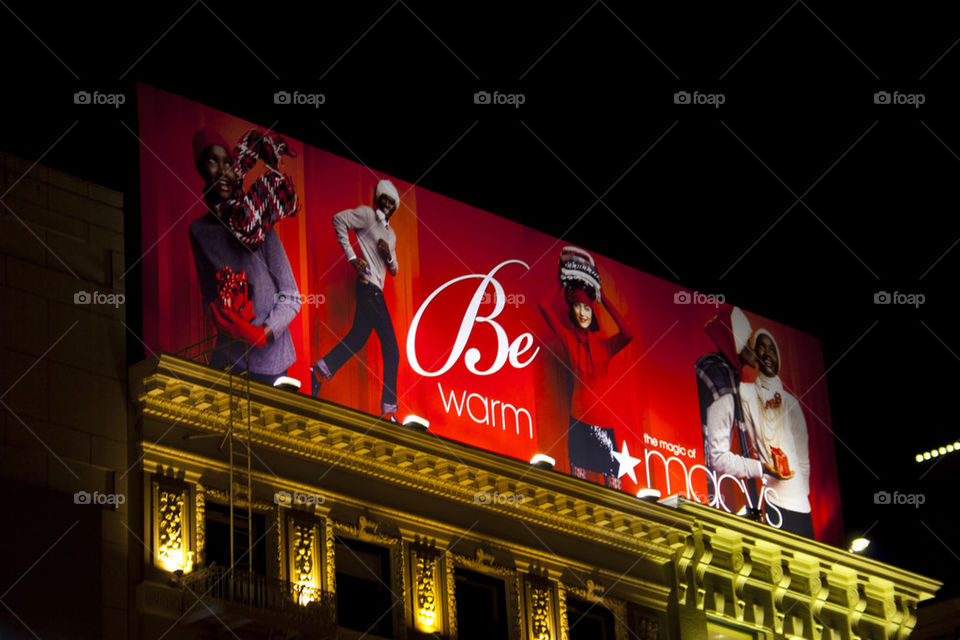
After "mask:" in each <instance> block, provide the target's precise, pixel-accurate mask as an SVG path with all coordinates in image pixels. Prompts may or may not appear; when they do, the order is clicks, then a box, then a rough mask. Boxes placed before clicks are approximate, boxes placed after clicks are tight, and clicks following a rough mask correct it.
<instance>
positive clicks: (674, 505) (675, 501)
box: [657, 493, 683, 509]
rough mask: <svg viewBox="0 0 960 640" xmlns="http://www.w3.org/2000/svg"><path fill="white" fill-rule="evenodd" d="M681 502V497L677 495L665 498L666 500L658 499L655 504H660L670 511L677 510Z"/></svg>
mask: <svg viewBox="0 0 960 640" xmlns="http://www.w3.org/2000/svg"><path fill="white" fill-rule="evenodd" d="M682 500H683V496H681V495H680V494H679V493H675V494H673V495H670V496H667V497H666V498H660V499H659V500H657V504H662V505H663V506H665V507H670V508H671V509H679V508H680V503H681V501H682Z"/></svg>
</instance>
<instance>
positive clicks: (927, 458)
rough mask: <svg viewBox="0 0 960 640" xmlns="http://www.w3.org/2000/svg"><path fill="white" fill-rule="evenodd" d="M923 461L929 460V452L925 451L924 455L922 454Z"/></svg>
mask: <svg viewBox="0 0 960 640" xmlns="http://www.w3.org/2000/svg"><path fill="white" fill-rule="evenodd" d="M923 459H924V460H929V459H930V452H929V451H927V452H926V453H925V454H923Z"/></svg>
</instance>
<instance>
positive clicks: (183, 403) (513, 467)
mask: <svg viewBox="0 0 960 640" xmlns="http://www.w3.org/2000/svg"><path fill="white" fill-rule="evenodd" d="M131 376H133V377H132V378H131V381H132V382H131V384H132V386H133V396H134V399H135V400H136V402H137V405H138V409H139V410H140V411H141V413H142V415H144V416H152V417H154V418H158V419H161V420H165V421H170V422H176V423H178V424H181V425H183V426H184V427H187V428H193V429H198V430H201V431H207V432H213V433H224V432H225V430H226V429H227V427H228V424H229V419H230V408H231V400H230V393H229V391H230V388H229V384H228V381H227V377H226V376H224V375H223V374H222V373H220V372H217V371H215V370H212V369H209V368H207V367H203V366H200V365H196V364H194V363H190V362H187V361H184V360H180V359H178V358H174V357H172V356H168V355H162V356H160V357H158V358H152V359H150V360H147V361H144V362H142V363H140V364H138V365H136V366H135V367H134V368H133V370H132V371H131ZM220 378H222V379H220ZM250 388H251V397H250V403H249V407H250V419H251V433H252V438H253V446H254V447H256V448H257V449H261V448H267V449H273V450H275V451H277V452H283V453H286V454H289V455H294V456H298V457H303V458H307V459H310V460H314V461H317V462H322V463H326V464H335V465H337V466H338V467H339V468H342V469H349V470H352V471H355V472H359V473H362V474H364V475H366V476H368V477H373V478H378V479H381V480H384V481H386V482H390V483H393V484H396V485H400V486H406V487H410V488H413V489H415V490H417V491H419V492H423V493H427V494H432V495H434V496H440V497H444V498H447V499H450V500H454V501H457V502H460V503H469V504H470V505H472V506H473V507H475V508H477V509H480V510H482V511H486V512H490V513H495V512H499V513H500V514H503V515H506V516H508V517H510V518H514V519H516V518H519V519H522V520H525V521H527V522H529V523H531V524H536V525H538V526H542V527H547V528H550V529H554V530H556V531H560V532H563V533H567V534H573V535H576V536H578V537H581V538H583V539H585V540H590V541H591V542H592V543H593V544H597V543H603V544H605V545H607V546H610V547H614V548H617V549H620V550H622V551H625V552H628V553H631V554H641V555H644V556H645V557H647V558H648V559H649V560H651V561H652V562H655V563H657V564H665V563H668V562H671V561H672V560H673V557H674V555H675V549H676V548H678V547H679V546H680V545H681V544H682V540H683V538H684V535H685V531H687V530H688V529H689V527H690V525H691V524H692V520H691V519H689V518H686V517H685V516H682V515H679V514H674V513H670V512H666V511H664V510H663V509H658V508H656V507H654V506H651V505H648V504H646V503H643V502H640V501H638V500H636V499H634V498H632V497H631V496H627V495H626V494H618V493H616V492H612V491H608V490H606V489H604V488H603V487H599V486H598V487H593V486H591V485H586V484H585V483H583V482H582V481H579V480H577V479H574V478H571V477H567V476H566V475H564V474H558V473H550V472H544V471H541V470H539V469H531V468H530V466H529V465H527V464H525V463H523V462H520V461H516V460H513V459H510V458H507V457H505V456H502V455H498V454H494V453H489V452H485V451H480V450H477V449H475V448H474V447H468V446H465V445H460V444H459V443H456V442H451V441H443V442H438V441H439V439H438V438H437V437H435V436H432V435H429V434H422V433H419V432H416V431H414V430H411V429H403V430H397V428H396V426H395V425H390V426H388V425H386V424H385V423H381V422H379V421H377V420H375V419H373V418H372V417H371V416H368V415H366V414H362V413H359V412H356V411H352V410H349V409H345V408H343V407H339V406H337V405H333V404H331V403H327V402H323V401H319V400H315V399H313V398H310V397H307V396H302V395H301V394H291V393H289V392H281V391H277V390H275V389H272V388H270V387H266V386H264V385H259V384H256V383H254V384H251V385H250ZM245 404H246V403H244V402H241V403H239V406H237V403H236V399H234V404H233V407H234V416H236V415H237V411H239V412H240V420H241V422H242V423H243V424H244V426H245V425H246V407H245ZM244 431H245V430H244ZM479 491H488V492H497V494H498V495H499V496H507V497H511V498H515V499H512V500H507V501H505V503H492V502H491V503H487V504H477V503H476V501H475V496H476V494H477V492H479Z"/></svg>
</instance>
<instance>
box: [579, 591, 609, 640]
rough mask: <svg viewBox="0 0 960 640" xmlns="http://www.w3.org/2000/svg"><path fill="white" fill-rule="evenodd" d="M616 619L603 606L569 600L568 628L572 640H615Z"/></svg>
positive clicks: (584, 601)
mask: <svg viewBox="0 0 960 640" xmlns="http://www.w3.org/2000/svg"><path fill="white" fill-rule="evenodd" d="M615 623H616V619H615V618H614V616H613V613H612V612H611V611H610V610H609V609H607V608H606V607H604V606H603V605H601V604H597V603H594V602H587V601H586V600H578V599H577V598H567V628H568V629H569V630H570V640H613V639H614V637H615Z"/></svg>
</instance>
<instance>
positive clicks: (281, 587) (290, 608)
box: [181, 566, 336, 626]
mask: <svg viewBox="0 0 960 640" xmlns="http://www.w3.org/2000/svg"><path fill="white" fill-rule="evenodd" d="M181 584H182V585H183V590H184V591H183V611H187V609H188V608H191V607H194V606H195V605H196V602H197V598H201V599H203V600H207V601H209V600H219V601H222V602H225V603H231V604H234V605H239V606H242V607H247V608H250V609H260V610H263V611H265V612H269V613H273V614H277V613H279V614H282V615H283V617H284V618H285V619H287V620H290V621H296V622H303V623H311V624H322V625H324V626H328V625H335V624H336V622H335V621H336V597H335V595H334V594H332V593H330V592H327V591H323V590H321V589H317V588H313V587H310V586H307V585H298V584H293V583H291V582H287V581H285V580H278V579H275V578H268V577H266V576H263V575H260V574H257V573H250V572H249V571H245V570H242V569H232V570H231V569H228V568H227V567H219V566H211V567H205V568H203V569H200V570H198V571H194V572H193V573H189V574H187V575H185V576H183V579H182V581H181Z"/></svg>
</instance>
